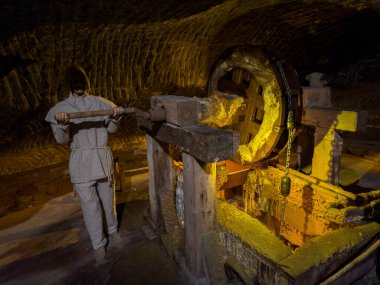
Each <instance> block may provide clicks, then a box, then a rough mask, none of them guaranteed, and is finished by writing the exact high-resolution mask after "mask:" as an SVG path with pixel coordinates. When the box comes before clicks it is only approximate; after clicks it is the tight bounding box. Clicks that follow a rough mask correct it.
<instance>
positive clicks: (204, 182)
mask: <svg viewBox="0 0 380 285" xmlns="http://www.w3.org/2000/svg"><path fill="white" fill-rule="evenodd" d="M182 161H183V181H184V193H185V225H186V226H185V261H186V266H187V268H188V269H189V271H190V272H191V273H192V274H193V276H194V277H196V278H200V277H203V276H204V272H203V268H202V257H203V255H202V236H203V235H204V234H206V233H208V232H209V231H210V230H212V229H213V227H214V225H215V203H216V202H215V196H216V193H215V181H216V163H204V162H200V161H198V160H196V159H195V158H194V157H193V156H191V155H190V154H187V153H182Z"/></svg>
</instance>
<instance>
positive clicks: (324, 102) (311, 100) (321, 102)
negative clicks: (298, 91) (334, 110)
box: [302, 86, 333, 108]
mask: <svg viewBox="0 0 380 285" xmlns="http://www.w3.org/2000/svg"><path fill="white" fill-rule="evenodd" d="M302 91H303V92H302V106H303V107H304V108H308V107H322V108H331V107H332V106H333V105H332V104H331V88H330V87H318V88H316V87H307V86H303V87H302Z"/></svg>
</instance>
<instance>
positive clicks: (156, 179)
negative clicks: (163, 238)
mask: <svg viewBox="0 0 380 285" xmlns="http://www.w3.org/2000/svg"><path fill="white" fill-rule="evenodd" d="M146 139H147V153H148V166H149V200H150V212H151V219H152V222H153V224H154V225H155V226H156V228H157V229H163V228H164V222H163V218H162V209H161V204H160V197H161V196H163V194H164V193H166V192H167V191H171V190H172V185H173V182H172V179H173V174H172V171H173V170H172V169H173V167H172V160H171V158H170V156H169V153H168V151H167V145H166V144H162V143H159V142H158V141H156V140H155V139H154V138H153V137H151V136H150V135H149V134H147V136H146Z"/></svg>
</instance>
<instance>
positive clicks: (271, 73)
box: [208, 47, 300, 164]
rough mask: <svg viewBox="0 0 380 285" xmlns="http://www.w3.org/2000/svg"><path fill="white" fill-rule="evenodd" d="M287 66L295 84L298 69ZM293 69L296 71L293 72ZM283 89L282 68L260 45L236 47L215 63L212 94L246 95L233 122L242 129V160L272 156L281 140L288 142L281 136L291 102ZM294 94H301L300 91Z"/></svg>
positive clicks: (255, 159) (238, 159)
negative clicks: (256, 46) (216, 92)
mask: <svg viewBox="0 0 380 285" xmlns="http://www.w3.org/2000/svg"><path fill="white" fill-rule="evenodd" d="M285 70H286V74H287V77H290V78H292V81H291V83H292V85H294V84H293V82H294V80H293V79H294V78H297V76H296V74H295V72H294V70H293V69H289V68H286V69H285ZM289 71H290V73H294V74H291V75H290V76H289ZM298 89H299V88H298ZM283 90H284V88H283V82H282V81H281V80H280V76H279V71H278V69H277V68H276V66H275V65H274V64H273V63H272V60H271V59H270V58H269V57H268V56H267V55H266V54H265V53H264V52H263V51H262V50H261V49H259V48H255V47H239V48H235V49H234V50H233V51H231V52H229V53H227V54H226V55H224V56H222V57H221V58H220V59H219V61H218V62H217V64H216V65H215V67H214V69H213V71H212V73H211V75H210V79H209V86H208V95H209V96H212V94H213V93H214V92H215V91H222V92H225V93H230V94H235V95H239V96H241V97H243V98H244V103H243V104H242V105H241V106H240V108H239V109H238V111H237V114H236V116H235V118H234V120H233V124H232V128H233V129H234V130H236V131H238V132H239V133H240V146H239V149H238V152H237V155H236V157H235V160H237V161H238V162H240V163H241V164H249V163H253V162H257V161H260V160H262V159H265V158H268V157H269V156H270V155H271V154H272V153H273V151H277V150H278V149H280V148H281V147H282V145H278V144H283V142H286V139H283V138H281V137H282V136H284V135H286V132H284V129H285V118H286V116H285V115H286V112H287V105H288V104H287V97H286V96H285V92H283ZM292 90H294V89H293V88H292ZM296 90H297V89H296ZM295 93H297V92H295ZM294 95H295V96H298V97H299V95H300V92H299V91H298V93H297V94H293V96H294ZM280 138H281V139H280Z"/></svg>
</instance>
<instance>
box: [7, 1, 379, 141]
mask: <svg viewBox="0 0 380 285" xmlns="http://www.w3.org/2000/svg"><path fill="white" fill-rule="evenodd" d="M1 6H2V9H1V11H2V12H0V13H1V19H2V20H1V22H0V27H1V31H2V32H1V35H0V62H1V70H0V71H1V73H0V93H1V96H0V114H1V120H0V146H7V145H9V144H12V143H14V142H18V141H20V140H23V139H27V138H30V137H31V136H32V137H33V139H34V140H37V142H38V143H39V144H45V143H47V142H48V141H49V140H51V135H48V136H46V135H44V136H42V137H41V135H43V134H48V131H47V125H46V124H45V123H44V120H43V119H44V116H45V114H46V112H47V110H48V109H49V108H50V107H51V106H53V105H54V104H55V103H57V102H58V101H60V100H62V99H63V98H65V97H66V96H67V95H68V90H67V84H66V82H65V76H64V71H65V69H66V68H67V67H68V66H70V65H72V64H76V65H78V66H80V67H82V68H83V69H84V70H85V71H86V72H87V74H88V77H89V81H90V85H91V93H92V94H95V95H98V96H103V97H106V98H108V99H110V100H112V101H114V102H115V103H116V104H118V105H122V106H125V107H127V106H137V107H139V108H142V109H146V108H148V107H149V98H150V96H151V95H159V94H175V95H184V96H205V95H206V86H207V80H208V76H209V73H210V71H211V69H212V67H213V64H214V63H215V61H216V60H217V58H218V57H219V56H220V55H221V54H223V52H224V51H226V50H228V49H230V48H232V47H234V46H239V45H249V44H251V45H259V46H263V47H264V46H265V48H266V49H267V50H269V51H271V52H272V53H274V54H277V55H280V56H281V57H283V58H286V59H287V60H289V61H290V62H291V63H292V64H293V65H294V67H295V68H296V69H297V70H298V72H299V75H300V78H301V79H303V78H304V76H305V75H306V74H307V73H309V72H312V71H316V69H319V71H326V72H330V74H331V75H336V74H338V72H339V71H340V70H342V69H344V68H348V67H349V66H350V64H351V65H352V64H354V63H357V62H358V61H360V60H364V59H366V57H368V56H370V55H372V59H373V58H375V61H376V59H377V60H378V56H379V55H378V54H377V53H376V52H374V51H373V50H374V49H376V47H377V48H378V39H377V37H376V36H375V33H376V30H377V29H375V28H374V27H376V26H378V25H379V20H378V19H379V17H378V13H379V10H378V9H379V7H380V4H379V1H347V0H345V1H328V2H326V1H263V0H262V1H233V0H229V1H192V2H191V4H190V3H179V2H178V1H174V0H172V1H141V2H140V1H119V0H115V1H105V0H98V1H88V0H84V1H81V2H78V1H67V2H62V1H21V0H16V1H8V0H2V1H1ZM332 11H334V12H332ZM347 47H350V48H347ZM377 52H378V50H377ZM368 60H369V59H368V58H367V66H366V67H367V69H368V68H369V67H368V64H369V63H368ZM371 62H372V61H371ZM362 69H363V67H362ZM351 76H354V75H351ZM346 77H347V76H346ZM346 77H344V80H346V81H347V78H346ZM334 79H336V78H334ZM338 79H339V78H338ZM340 79H341V78H340ZM344 80H343V81H344ZM335 81H337V80H335ZM341 81H342V80H341ZM344 83H345V82H343V83H342V84H344ZM346 83H347V82H346ZM348 83H352V80H348ZM348 83H347V84H348ZM367 101H368V99H365V96H364V97H363V99H362V104H365V103H366V102H367ZM369 103H373V102H372V101H370V102H369ZM367 105H369V106H371V105H373V104H367ZM372 119H373V118H372ZM375 120H378V118H375Z"/></svg>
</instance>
